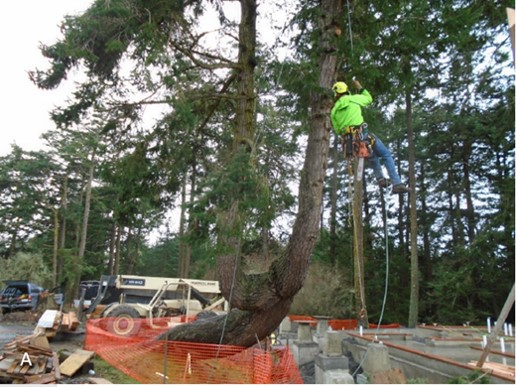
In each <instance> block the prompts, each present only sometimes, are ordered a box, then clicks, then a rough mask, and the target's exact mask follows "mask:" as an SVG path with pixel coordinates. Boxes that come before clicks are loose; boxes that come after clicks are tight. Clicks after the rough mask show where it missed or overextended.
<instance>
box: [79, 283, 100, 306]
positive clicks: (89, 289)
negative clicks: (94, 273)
mask: <svg viewBox="0 0 516 387" xmlns="http://www.w3.org/2000/svg"><path fill="white" fill-rule="evenodd" d="M99 286H100V281H96V280H93V281H81V283H80V285H79V299H75V300H73V306H74V307H75V308H79V304H80V297H82V294H83V292H84V300H83V304H82V307H83V309H88V308H89V306H90V305H91V301H92V300H93V299H95V297H97V293H98V291H99Z"/></svg>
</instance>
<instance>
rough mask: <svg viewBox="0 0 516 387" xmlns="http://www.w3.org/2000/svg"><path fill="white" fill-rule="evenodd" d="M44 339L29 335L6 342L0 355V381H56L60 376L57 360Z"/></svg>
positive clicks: (43, 382) (38, 382)
mask: <svg viewBox="0 0 516 387" xmlns="http://www.w3.org/2000/svg"><path fill="white" fill-rule="evenodd" d="M45 340H46V338H41V337H40V336H37V335H30V336H26V337H17V338H16V339H14V340H13V341H11V342H10V343H7V344H6V345H5V346H4V353H3V354H2V355H1V356H0V382H2V383H17V384H19V383H37V384H47V383H56V382H57V381H58V380H59V379H60V378H61V374H60V372H59V360H58V358H57V355H56V354H55V353H54V352H53V351H52V350H51V349H50V346H49V345H48V341H45Z"/></svg>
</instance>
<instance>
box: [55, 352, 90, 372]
mask: <svg viewBox="0 0 516 387" xmlns="http://www.w3.org/2000/svg"><path fill="white" fill-rule="evenodd" d="M93 355H95V352H92V351H85V350H83V349H78V350H77V351H75V352H74V353H72V354H71V355H70V356H69V357H68V358H67V359H66V360H65V361H64V362H63V363H62V364H61V365H60V366H59V370H60V372H61V374H62V375H65V376H73V375H74V374H75V373H76V372H77V371H78V370H79V369H80V368H81V367H82V366H83V365H84V364H86V363H87V362H88V361H89V360H90V359H91V358H92V357H93Z"/></svg>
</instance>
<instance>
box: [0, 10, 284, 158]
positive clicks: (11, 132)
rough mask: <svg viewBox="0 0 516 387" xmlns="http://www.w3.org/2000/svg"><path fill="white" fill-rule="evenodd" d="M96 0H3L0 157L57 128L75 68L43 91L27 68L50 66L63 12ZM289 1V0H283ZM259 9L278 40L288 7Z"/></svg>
mask: <svg viewBox="0 0 516 387" xmlns="http://www.w3.org/2000/svg"><path fill="white" fill-rule="evenodd" d="M93 1H94V0H11V1H2V12H1V16H0V20H1V22H0V47H2V62H1V71H0V85H1V89H0V90H1V93H0V96H1V97H0V98H1V100H0V109H1V110H0V113H1V116H2V117H1V122H2V127H1V128H0V133H1V134H0V140H1V141H0V156H5V155H6V154H8V153H10V151H11V144H13V143H15V144H17V145H18V146H20V147H21V148H23V149H24V150H27V151H30V150H39V149H42V141H41V139H40V135H41V134H42V133H44V132H46V131H48V130H50V129H53V128H54V124H53V122H52V121H51V120H50V118H49V117H50V111H51V110H52V109H53V108H54V107H56V106H60V105H62V104H63V102H64V101H65V100H66V97H67V96H68V95H69V94H70V93H71V91H72V90H73V72H72V77H70V76H69V78H68V81H67V83H64V84H63V83H62V84H61V85H60V86H59V88H58V89H56V90H39V89H38V88H37V87H36V86H35V85H34V84H33V83H32V82H31V81H30V80H29V77H28V71H31V70H35V69H36V68H37V69H41V70H43V69H47V68H48V66H49V62H48V60H46V59H45V58H44V57H43V56H42V55H41V52H40V50H39V45H40V44H41V43H43V44H45V45H52V44H53V43H55V42H56V41H57V40H58V39H59V38H61V37H62V35H61V33H60V30H59V25H60V23H61V21H62V20H63V18H64V16H65V15H76V14H80V13H82V12H83V11H84V10H86V9H87V8H88V7H89V5H90V4H92V3H93ZM287 3H289V1H286V0H284V1H283V4H284V5H285V4H287ZM236 10H238V8H236ZM259 11H260V12H261V13H262V16H263V17H261V18H259V20H258V21H259V23H258V29H259V30H261V39H265V40H266V41H268V43H271V42H274V41H275V40H276V39H277V34H278V32H277V31H273V30H272V29H271V28H270V24H271V23H278V24H279V25H281V24H282V22H283V20H284V19H285V14H286V13H288V9H286V8H285V7H283V8H280V9H279V10H278V9H275V10H270V9H269V7H268V6H265V5H262V6H261V7H260V9H259ZM237 14H238V12H237ZM278 20H279V21H278ZM264 25H265V27H264ZM260 27H261V28H260Z"/></svg>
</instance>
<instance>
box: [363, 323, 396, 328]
mask: <svg viewBox="0 0 516 387" xmlns="http://www.w3.org/2000/svg"><path fill="white" fill-rule="evenodd" d="M369 328H371V329H372V328H378V324H373V323H370V324H369ZM380 328H383V329H396V328H401V324H398V323H393V324H380Z"/></svg>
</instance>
